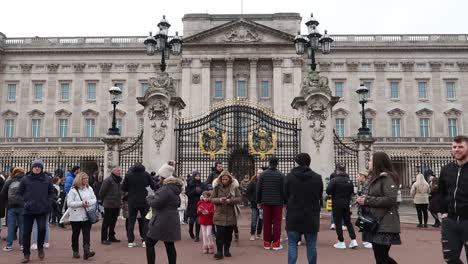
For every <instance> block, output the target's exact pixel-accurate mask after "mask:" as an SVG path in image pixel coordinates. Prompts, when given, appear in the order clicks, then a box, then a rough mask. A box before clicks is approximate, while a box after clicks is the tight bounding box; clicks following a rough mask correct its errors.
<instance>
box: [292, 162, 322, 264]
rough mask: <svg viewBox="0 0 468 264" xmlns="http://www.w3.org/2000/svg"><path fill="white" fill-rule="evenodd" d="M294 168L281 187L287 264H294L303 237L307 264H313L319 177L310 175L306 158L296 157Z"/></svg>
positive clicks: (320, 194) (320, 187) (319, 199)
mask: <svg viewBox="0 0 468 264" xmlns="http://www.w3.org/2000/svg"><path fill="white" fill-rule="evenodd" d="M295 161H296V163H297V165H298V166H297V167H294V168H293V169H292V170H291V173H289V174H288V176H287V177H286V180H285V184H284V195H285V199H286V201H287V205H288V213H287V214H286V231H287V232H288V263H296V261H297V243H298V242H299V241H300V237H301V235H302V234H304V236H305V239H306V241H307V244H306V246H307V259H308V263H309V264H316V263H317V233H318V231H319V228H320V201H321V200H322V193H323V181H322V176H320V175H319V174H317V173H315V172H314V171H312V170H311V169H310V168H309V166H310V156H309V154H307V153H300V154H298V155H297V156H296V158H295Z"/></svg>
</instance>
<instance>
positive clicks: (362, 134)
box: [356, 84, 372, 138]
mask: <svg viewBox="0 0 468 264" xmlns="http://www.w3.org/2000/svg"><path fill="white" fill-rule="evenodd" d="M356 93H357V94H358V95H359V103H360V104H361V119H362V120H361V127H360V128H359V129H358V134H357V135H358V138H371V137H372V132H371V131H370V129H369V128H368V127H367V120H366V113H365V112H364V110H365V105H366V103H367V94H368V93H369V88H367V87H366V86H365V85H364V84H361V85H360V86H359V87H358V88H357V89H356Z"/></svg>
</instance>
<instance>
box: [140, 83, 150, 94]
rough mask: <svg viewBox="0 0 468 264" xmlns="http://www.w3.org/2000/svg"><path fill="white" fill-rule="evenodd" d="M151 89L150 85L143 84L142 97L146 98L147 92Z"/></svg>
mask: <svg viewBox="0 0 468 264" xmlns="http://www.w3.org/2000/svg"><path fill="white" fill-rule="evenodd" d="M148 89H149V83H141V96H145V94H146V91H148Z"/></svg>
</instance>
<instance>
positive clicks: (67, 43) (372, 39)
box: [5, 34, 468, 48]
mask: <svg viewBox="0 0 468 264" xmlns="http://www.w3.org/2000/svg"><path fill="white" fill-rule="evenodd" d="M331 37H332V38H333V40H334V41H335V42H334V45H346V44H352V43H361V44H365V43H386V42H395V43H397V42H411V43H415V42H416V43H431V42H438V43H440V42H451V43H453V42H462V43H466V42H468V34H403V35H332V36H331ZM145 39H146V37H144V36H115V37H34V38H7V39H6V40H5V46H6V47H7V48H8V47H15V46H22V47H24V46H32V47H35V46H42V47H43V46H48V45H50V46H51V47H57V46H60V47H72V46H90V47H92V46H115V45H122V46H138V47H139V46H142V43H143V42H144V41H145ZM142 47H143V46H142Z"/></svg>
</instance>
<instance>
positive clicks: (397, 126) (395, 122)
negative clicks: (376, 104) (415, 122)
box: [392, 118, 401, 137]
mask: <svg viewBox="0 0 468 264" xmlns="http://www.w3.org/2000/svg"><path fill="white" fill-rule="evenodd" d="M392 137H401V118H392Z"/></svg>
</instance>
